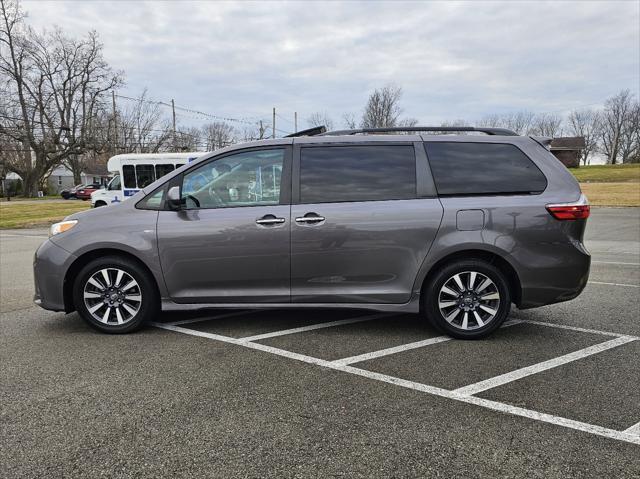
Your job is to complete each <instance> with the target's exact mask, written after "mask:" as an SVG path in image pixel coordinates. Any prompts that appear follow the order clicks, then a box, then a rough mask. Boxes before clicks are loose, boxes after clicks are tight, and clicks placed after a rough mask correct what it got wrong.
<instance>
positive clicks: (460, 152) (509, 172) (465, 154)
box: [425, 142, 547, 196]
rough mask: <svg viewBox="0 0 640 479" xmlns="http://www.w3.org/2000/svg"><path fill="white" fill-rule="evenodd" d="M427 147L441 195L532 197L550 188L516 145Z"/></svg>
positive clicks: (437, 145)
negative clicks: (524, 195) (522, 195)
mask: <svg viewBox="0 0 640 479" xmlns="http://www.w3.org/2000/svg"><path fill="white" fill-rule="evenodd" d="M425 145H426V149H427V156H428V157H429V164H430V165H431V171H432V172H433V177H434V180H435V182H436V189H437V190H438V194H439V195H450V196H454V195H496V194H530V193H539V192H541V191H544V189H545V188H546V187H547V179H546V178H545V176H544V174H542V172H541V171H540V170H539V169H538V167H537V166H536V165H535V164H534V163H533V162H532V161H531V160H530V159H529V157H528V156H527V155H525V154H524V153H523V152H522V151H521V150H520V149H519V148H517V147H516V146H514V145H508V144H499V143H450V142H432V143H425Z"/></svg>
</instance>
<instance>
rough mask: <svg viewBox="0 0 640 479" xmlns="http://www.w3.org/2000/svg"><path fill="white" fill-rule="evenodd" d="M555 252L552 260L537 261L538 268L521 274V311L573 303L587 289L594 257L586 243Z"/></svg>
mask: <svg viewBox="0 0 640 479" xmlns="http://www.w3.org/2000/svg"><path fill="white" fill-rule="evenodd" d="M552 250H553V251H549V253H550V254H549V256H546V257H543V258H540V257H538V258H536V260H537V263H538V264H537V265H536V266H535V267H531V268H526V269H525V271H524V272H523V273H522V274H521V278H520V280H521V285H522V297H521V302H520V303H521V304H519V305H518V307H519V308H520V309H527V308H536V307H538V306H544V305H547V304H553V303H559V302H562V301H569V300H571V299H574V298H576V297H577V296H579V295H580V293H582V291H583V290H584V288H585V287H586V285H587V281H588V280H589V270H590V268H591V255H590V254H589V252H588V251H587V250H586V249H585V247H584V246H583V245H582V243H575V244H564V245H554V247H553V248H552Z"/></svg>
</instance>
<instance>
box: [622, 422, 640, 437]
mask: <svg viewBox="0 0 640 479" xmlns="http://www.w3.org/2000/svg"><path fill="white" fill-rule="evenodd" d="M624 432H625V434H631V435H632V436H639V437H640V422H639V423H638V424H634V425H633V426H631V427H630V428H629V429H625V430H624Z"/></svg>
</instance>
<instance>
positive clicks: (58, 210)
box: [0, 200, 91, 228]
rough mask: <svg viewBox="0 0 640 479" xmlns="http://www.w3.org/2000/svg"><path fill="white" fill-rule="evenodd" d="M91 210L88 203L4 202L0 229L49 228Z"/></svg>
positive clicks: (1, 204)
mask: <svg viewBox="0 0 640 479" xmlns="http://www.w3.org/2000/svg"><path fill="white" fill-rule="evenodd" d="M89 208H91V203H90V202H88V201H55V202H53V201H52V202H42V203H40V202H23V201H13V200H11V201H9V202H6V201H3V202H1V203H0V228H28V227H31V226H49V225H50V224H52V223H56V222H58V221H60V220H62V219H63V218H64V217H65V216H68V215H70V214H73V213H77V212H78V211H83V210H86V209H89Z"/></svg>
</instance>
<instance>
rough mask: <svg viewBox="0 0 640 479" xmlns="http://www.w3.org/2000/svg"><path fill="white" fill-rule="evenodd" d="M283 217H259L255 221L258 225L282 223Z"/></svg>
mask: <svg viewBox="0 0 640 479" xmlns="http://www.w3.org/2000/svg"><path fill="white" fill-rule="evenodd" d="M284 221H285V220H284V218H276V217H273V218H260V219H259V220H256V223H257V224H259V225H280V224H282V223H284Z"/></svg>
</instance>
